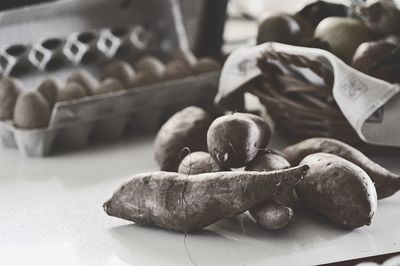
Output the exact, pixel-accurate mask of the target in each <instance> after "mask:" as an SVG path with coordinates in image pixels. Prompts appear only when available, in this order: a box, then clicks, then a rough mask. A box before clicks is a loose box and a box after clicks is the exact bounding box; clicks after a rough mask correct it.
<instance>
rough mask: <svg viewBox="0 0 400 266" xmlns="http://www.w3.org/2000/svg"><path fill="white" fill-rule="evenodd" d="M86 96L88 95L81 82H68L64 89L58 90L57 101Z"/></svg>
mask: <svg viewBox="0 0 400 266" xmlns="http://www.w3.org/2000/svg"><path fill="white" fill-rule="evenodd" d="M86 96H88V95H87V91H86V90H85V88H84V87H83V86H82V85H81V84H79V83H76V82H69V83H67V85H66V86H65V88H64V89H62V90H60V91H59V92H58V98H57V102H65V101H72V100H77V99H80V98H83V97H86Z"/></svg>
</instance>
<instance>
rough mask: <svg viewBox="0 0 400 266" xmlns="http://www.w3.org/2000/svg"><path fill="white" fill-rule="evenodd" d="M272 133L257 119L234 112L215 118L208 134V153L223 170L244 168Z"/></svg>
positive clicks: (262, 147) (264, 123) (263, 146)
mask: <svg viewBox="0 0 400 266" xmlns="http://www.w3.org/2000/svg"><path fill="white" fill-rule="evenodd" d="M270 137H271V130H270V128H269V126H268V124H267V123H266V122H265V121H264V120H263V119H262V118H261V117H259V116H256V115H253V114H245V113H234V114H231V115H225V116H222V117H219V118H217V119H216V120H215V121H214V122H213V123H212V124H211V126H210V128H209V130H208V133H207V145H208V151H209V152H210V153H211V155H212V156H213V158H214V160H215V161H217V162H218V163H219V164H220V165H221V166H222V167H224V168H227V169H229V168H240V167H243V166H245V165H246V164H247V163H249V162H250V161H251V160H253V159H254V157H255V156H256V155H257V153H258V151H259V150H261V149H264V148H265V147H266V146H267V144H268V143H269V141H270Z"/></svg>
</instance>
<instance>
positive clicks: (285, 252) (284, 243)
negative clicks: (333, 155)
mask: <svg viewBox="0 0 400 266" xmlns="http://www.w3.org/2000/svg"><path fill="white" fill-rule="evenodd" d="M274 143H275V146H276V145H278V146H279V141H275V142H274ZM399 158H400V156H399V157H397V158H394V157H392V158H380V159H379V162H381V163H382V164H384V165H385V166H387V167H389V168H390V169H392V170H394V171H397V172H400V165H399V164H398V162H399ZM0 162H1V165H0V265H7V266H12V265H41V266H46V265H51V266H53V265H68V266H71V265H96V266H97V265H99V266H100V265H112V266H119V265H194V264H193V263H195V265H311V264H318V263H326V262H334V261H338V260H345V259H352V258H358V257H365V256H372V255H377V254H382V253H389V252H395V251H400V227H399V226H398V223H399V221H400V193H399V194H398V195H396V196H394V197H392V198H390V199H387V200H383V201H381V202H380V203H379V210H378V213H377V215H376V216H375V218H374V221H373V224H372V226H370V227H364V228H361V229H358V230H354V231H344V230H341V229H339V228H337V227H335V226H334V225H332V224H330V223H329V222H327V221H324V220H321V219H320V218H319V217H318V216H315V215H313V214H310V213H306V212H300V213H298V216H297V220H296V222H295V223H293V224H292V225H291V226H290V227H289V228H287V229H286V230H284V231H281V232H270V231H266V230H263V229H261V228H260V227H259V226H257V225H256V224H254V222H253V221H252V220H251V219H250V218H249V217H248V216H247V215H242V216H240V217H238V218H235V219H229V220H225V221H221V222H219V223H217V224H215V225H213V226H211V227H209V228H207V230H204V231H203V232H201V233H197V234H194V235H188V236H187V238H186V247H187V251H186V249H185V245H184V235H182V234H179V233H174V232H168V231H165V230H161V229H156V228H147V227H143V226H138V225H135V224H132V223H130V222H127V221H124V220H120V219H116V218H112V217H108V216H107V215H106V214H105V213H104V211H103V210H102V203H103V202H104V201H106V200H107V199H108V198H109V197H110V196H111V194H112V192H113V191H114V190H115V189H116V188H117V187H118V186H119V185H120V184H121V182H122V181H124V180H125V179H126V178H128V177H129V176H130V175H132V174H135V173H140V172H147V171H153V170H156V169H157V167H156V164H155V163H154V161H153V154H152V139H151V138H150V137H149V138H140V139H136V140H124V141H121V142H119V143H117V144H114V145H101V146H98V147H95V148H90V149H89V150H86V151H80V152H72V153H67V154H61V155H57V156H53V157H50V158H46V159H28V158H24V157H23V156H20V154H19V153H18V152H17V151H14V150H3V149H0ZM189 254H190V258H191V260H192V262H191V261H190V259H189Z"/></svg>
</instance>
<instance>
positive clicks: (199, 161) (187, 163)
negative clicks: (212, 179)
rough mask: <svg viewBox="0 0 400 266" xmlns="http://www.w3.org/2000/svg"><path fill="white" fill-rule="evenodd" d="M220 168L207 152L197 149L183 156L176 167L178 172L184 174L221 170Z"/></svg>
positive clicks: (222, 169)
mask: <svg viewBox="0 0 400 266" xmlns="http://www.w3.org/2000/svg"><path fill="white" fill-rule="evenodd" d="M224 170H227V169H224V168H222V167H221V166H220V165H219V164H218V163H217V162H216V161H215V160H214V158H213V157H212V156H211V154H209V153H208V152H203V151H197V152H192V153H190V154H188V155H187V156H186V157H185V158H183V160H182V162H181V164H180V165H179V168H178V173H181V174H185V175H198V174H205V173H213V172H222V171H224Z"/></svg>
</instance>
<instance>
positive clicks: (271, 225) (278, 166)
mask: <svg viewBox="0 0 400 266" xmlns="http://www.w3.org/2000/svg"><path fill="white" fill-rule="evenodd" d="M290 167H291V166H290V163H289V162H288V161H287V160H286V159H285V158H284V157H282V156H281V155H279V154H278V153H277V152H276V151H272V150H262V151H260V152H259V153H258V154H257V156H256V157H255V158H254V159H253V160H252V161H251V162H250V163H249V164H247V166H246V168H245V170H246V171H275V170H282V169H287V168H290ZM294 206H295V197H294V191H293V189H289V190H285V191H283V192H281V193H280V194H278V195H276V196H275V197H274V198H273V199H271V200H269V201H267V202H264V203H262V204H259V205H258V206H256V207H254V208H252V209H250V210H249V211H250V214H251V216H252V217H253V218H254V219H255V220H256V222H257V223H258V224H259V225H261V226H262V227H264V228H266V229H269V230H277V229H282V228H285V227H286V226H288V225H289V224H290V223H291V222H292V220H293V219H294Z"/></svg>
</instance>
